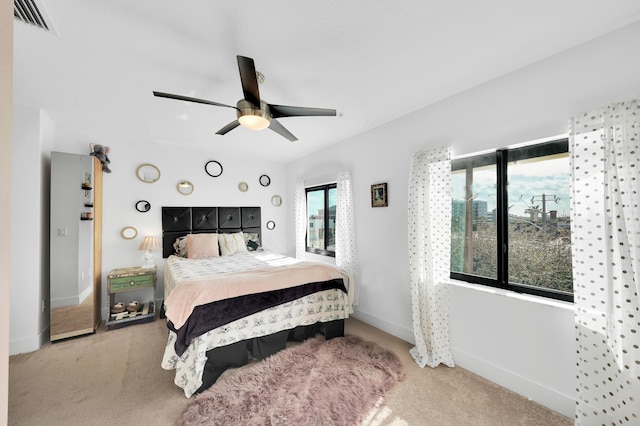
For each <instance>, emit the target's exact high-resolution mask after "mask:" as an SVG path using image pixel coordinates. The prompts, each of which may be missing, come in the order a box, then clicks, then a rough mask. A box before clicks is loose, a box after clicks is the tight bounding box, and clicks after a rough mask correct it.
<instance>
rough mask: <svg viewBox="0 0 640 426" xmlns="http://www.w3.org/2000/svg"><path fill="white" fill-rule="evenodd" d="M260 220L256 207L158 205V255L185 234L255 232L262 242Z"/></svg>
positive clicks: (169, 252)
mask: <svg viewBox="0 0 640 426" xmlns="http://www.w3.org/2000/svg"><path fill="white" fill-rule="evenodd" d="M260 220H261V219H260V207H162V257H163V258H166V257H169V256H170V255H172V254H173V253H174V250H173V243H174V242H175V241H176V238H178V237H182V236H185V235H187V234H198V233H213V232H216V233H219V234H229V233H233V232H240V231H242V232H255V233H257V234H258V236H259V237H260V240H261V241H262V235H261V232H260V231H261V228H262V226H261V222H260Z"/></svg>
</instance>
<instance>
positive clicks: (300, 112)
mask: <svg viewBox="0 0 640 426" xmlns="http://www.w3.org/2000/svg"><path fill="white" fill-rule="evenodd" d="M269 109H270V110H271V115H272V116H273V117H274V118H280V117H311V116H335V115H336V110H335V109H327V108H307V107H297V106H287V105H271V104H269Z"/></svg>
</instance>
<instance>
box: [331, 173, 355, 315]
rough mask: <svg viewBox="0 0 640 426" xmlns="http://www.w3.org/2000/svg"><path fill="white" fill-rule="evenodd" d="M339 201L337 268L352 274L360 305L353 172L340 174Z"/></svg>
mask: <svg viewBox="0 0 640 426" xmlns="http://www.w3.org/2000/svg"><path fill="white" fill-rule="evenodd" d="M336 187H337V191H338V200H337V205H336V231H335V232H336V266H338V267H340V268H342V269H345V270H346V271H348V272H349V273H350V274H351V278H352V279H353V282H354V299H353V300H354V301H353V304H354V305H355V306H357V305H358V292H357V291H355V290H356V287H355V283H357V272H358V251H357V247H356V227H355V223H354V220H353V218H354V213H353V192H352V190H351V172H350V171H349V170H345V171H342V172H339V173H338V178H337V182H336Z"/></svg>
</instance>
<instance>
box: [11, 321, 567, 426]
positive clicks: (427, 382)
mask: <svg viewBox="0 0 640 426" xmlns="http://www.w3.org/2000/svg"><path fill="white" fill-rule="evenodd" d="M345 331H346V333H348V334H353V335H356V336H360V337H362V338H364V339H366V340H370V341H374V342H376V343H377V344H379V345H380V346H382V347H384V348H387V349H390V350H392V351H394V352H395V353H396V354H397V355H398V357H399V358H400V360H401V361H402V362H403V364H404V366H405V371H406V373H407V379H406V380H405V381H403V382H402V383H400V384H399V385H398V386H397V387H396V388H395V389H394V390H393V391H392V392H391V394H390V396H389V398H388V399H387V401H386V403H385V404H383V405H382V406H381V407H380V408H379V409H378V410H377V412H376V413H374V414H373V418H372V420H371V421H370V422H369V424H370V425H380V426H384V425H387V426H390V425H393V426H402V425H412V426H413V425H420V426H422V425H438V426H439V425H456V426H463V425H473V426H483V425H487V426H489V425H490V426H496V425H505V426H506V425H509V426H513V425H536V426H538V425H545V426H553V425H572V424H573V421H572V420H571V419H568V418H566V417H564V416H561V415H559V414H557V413H555V412H552V411H550V410H548V409H546V408H544V407H542V406H540V405H538V404H536V403H533V402H531V401H528V400H527V399H526V398H524V397H521V396H519V395H516V394H514V393H513V392H510V391H508V390H506V389H504V388H501V387H499V386H497V385H495V384H493V383H491V382H489V381H487V380H485V379H483V378H481V377H479V376H476V375H475V374H472V373H470V372H468V371H466V370H464V369H462V368H460V367H456V368H448V367H443V366H441V367H438V368H435V369H431V368H425V369H420V368H419V367H418V366H417V365H416V364H415V363H414V362H413V361H412V360H411V357H410V355H409V353H408V351H409V348H410V345H409V343H407V342H404V341H402V340H399V339H397V338H395V337H393V336H390V335H388V334H386V333H384V332H382V331H380V330H377V329H375V328H373V327H371V326H369V325H367V324H365V323H362V322H361V321H358V320H356V319H349V320H348V321H347V324H346V330H345ZM166 336H167V331H166V326H165V325H164V323H163V321H156V322H153V323H148V324H140V325H135V326H131V327H126V328H122V329H118V330H111V331H104V327H102V328H101V329H100V330H99V331H98V332H97V333H96V334H94V335H89V336H85V337H80V338H76V339H71V340H67V341H62V342H58V343H54V344H48V345H46V346H45V347H43V348H42V349H40V350H38V351H36V352H32V353H29V354H22V355H16V356H12V357H10V360H9V424H10V425H21V426H22V425H63V424H64V425H68V426H73V425H87V424H91V425H114V424H120V425H137V424H154V425H173V424H175V423H176V421H177V420H178V419H179V418H180V415H181V414H182V412H183V411H184V410H185V408H186V407H187V406H188V405H189V404H190V403H191V402H192V400H191V399H187V398H185V397H184V394H183V392H182V389H180V388H178V387H177V386H175V385H174V384H173V379H174V374H173V372H172V371H165V370H162V369H161V368H160V361H161V358H162V352H163V350H164V346H165V343H166ZM236 371H237V370H236ZM234 372H235V371H228V372H227V373H225V375H228V374H234ZM223 377H224V376H223Z"/></svg>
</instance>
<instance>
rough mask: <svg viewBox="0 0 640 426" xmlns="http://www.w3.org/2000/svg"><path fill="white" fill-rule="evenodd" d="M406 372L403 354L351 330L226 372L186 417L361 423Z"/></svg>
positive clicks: (220, 421)
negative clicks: (402, 360)
mask: <svg viewBox="0 0 640 426" xmlns="http://www.w3.org/2000/svg"><path fill="white" fill-rule="evenodd" d="M405 378H406V374H405V371H404V367H403V365H402V362H401V361H400V360H399V359H398V357H397V356H396V355H395V354H394V353H393V352H392V351H389V350H387V349H384V348H382V347H380V346H378V345H377V344H375V343H373V342H369V341H366V340H363V339H361V338H359V337H356V336H351V335H347V336H345V337H338V338H334V339H331V340H325V339H324V338H314V339H311V340H308V341H306V342H304V343H302V344H299V345H296V346H293V347H289V348H287V349H285V350H283V351H281V352H278V353H277V354H275V355H272V356H271V357H269V358H267V359H265V360H264V361H262V362H260V363H257V364H255V365H253V366H251V367H248V368H246V369H243V370H242V371H240V372H238V374H234V375H230V376H227V377H224V376H223V377H222V378H221V379H219V380H218V382H216V383H215V384H214V385H213V386H212V387H211V388H209V389H208V390H206V391H205V392H203V393H202V394H201V395H199V396H197V397H196V399H195V401H194V402H193V403H192V404H191V405H190V406H189V407H188V408H187V410H186V411H185V412H184V414H183V416H182V418H181V420H180V421H179V422H178V424H179V425H184V426H187V425H188V426H192V425H273V426H276V425H297V426H306V425H345V426H346V425H357V424H360V423H361V422H362V421H363V420H364V419H365V418H366V417H367V415H368V414H369V413H370V412H371V411H372V410H373V409H374V408H375V407H376V405H378V404H379V403H380V402H381V401H382V400H383V399H384V397H385V395H387V394H388V392H389V391H391V390H392V389H393V388H394V387H395V386H396V385H397V384H398V383H399V382H401V381H402V380H404V379H405Z"/></svg>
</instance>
